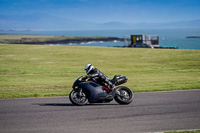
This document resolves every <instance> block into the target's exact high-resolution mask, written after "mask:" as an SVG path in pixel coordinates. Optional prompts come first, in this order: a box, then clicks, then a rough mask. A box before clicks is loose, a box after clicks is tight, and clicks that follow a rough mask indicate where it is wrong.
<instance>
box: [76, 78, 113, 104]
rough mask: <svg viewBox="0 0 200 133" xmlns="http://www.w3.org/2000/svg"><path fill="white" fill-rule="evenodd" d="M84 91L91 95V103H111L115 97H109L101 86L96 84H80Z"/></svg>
mask: <svg viewBox="0 0 200 133" xmlns="http://www.w3.org/2000/svg"><path fill="white" fill-rule="evenodd" d="M79 85H80V86H81V88H82V89H84V90H86V91H87V92H90V93H89V96H88V100H89V101H90V102H103V101H111V100H113V97H112V96H111V97H107V95H108V94H107V93H106V92H105V90H104V89H103V88H102V86H101V85H99V84H97V83H94V82H90V81H87V82H82V83H80V84H79ZM84 90H83V91H84Z"/></svg>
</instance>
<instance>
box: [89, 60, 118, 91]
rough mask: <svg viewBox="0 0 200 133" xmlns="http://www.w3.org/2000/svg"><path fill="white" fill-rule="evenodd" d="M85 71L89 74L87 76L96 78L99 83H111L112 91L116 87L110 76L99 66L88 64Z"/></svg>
mask: <svg viewBox="0 0 200 133" xmlns="http://www.w3.org/2000/svg"><path fill="white" fill-rule="evenodd" d="M85 71H86V74H87V78H94V79H95V80H96V81H97V82H98V83H99V84H102V83H103V82H105V83H106V84H108V85H109V87H110V88H109V89H110V91H112V90H113V89H114V88H115V85H114V84H113V83H112V82H111V80H110V78H108V77H107V76H106V75H105V74H103V73H102V72H101V71H100V70H98V69H97V68H94V66H93V65H92V64H87V65H86V66H85Z"/></svg>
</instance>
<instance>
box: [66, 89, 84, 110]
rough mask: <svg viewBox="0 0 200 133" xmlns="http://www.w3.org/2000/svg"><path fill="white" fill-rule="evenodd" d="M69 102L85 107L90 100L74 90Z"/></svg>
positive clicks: (82, 93)
mask: <svg viewBox="0 0 200 133" xmlns="http://www.w3.org/2000/svg"><path fill="white" fill-rule="evenodd" d="M69 100H70V101H71V102H72V103H73V104H74V105H78V106H83V105H85V104H87V102H88V99H87V97H86V95H85V93H84V92H81V93H80V92H78V91H75V90H72V91H71V92H70V94H69Z"/></svg>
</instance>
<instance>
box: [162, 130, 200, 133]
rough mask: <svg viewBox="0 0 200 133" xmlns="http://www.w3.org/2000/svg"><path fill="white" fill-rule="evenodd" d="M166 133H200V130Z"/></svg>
mask: <svg viewBox="0 0 200 133" xmlns="http://www.w3.org/2000/svg"><path fill="white" fill-rule="evenodd" d="M165 133H200V130H194V131H171V132H165Z"/></svg>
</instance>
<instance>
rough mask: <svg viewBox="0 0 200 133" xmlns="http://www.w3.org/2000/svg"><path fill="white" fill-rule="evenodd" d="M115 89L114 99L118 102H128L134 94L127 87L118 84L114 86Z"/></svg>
mask: <svg viewBox="0 0 200 133" xmlns="http://www.w3.org/2000/svg"><path fill="white" fill-rule="evenodd" d="M115 91H116V95H115V97H114V99H115V101H116V102H118V103H119V104H130V103H131V102H132V101H133V98H134V94H133V92H132V91H131V90H130V89H129V88H127V87H125V86H120V87H118V88H116V90H115Z"/></svg>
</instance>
